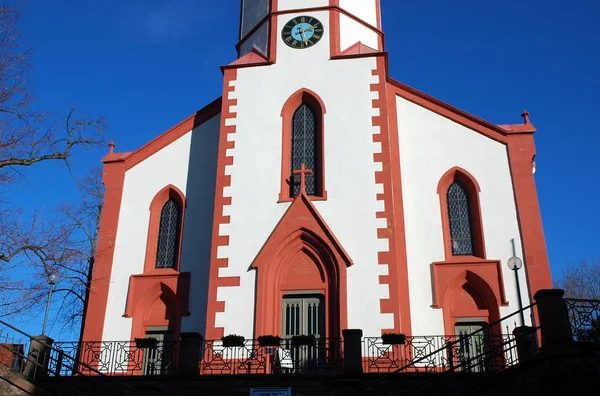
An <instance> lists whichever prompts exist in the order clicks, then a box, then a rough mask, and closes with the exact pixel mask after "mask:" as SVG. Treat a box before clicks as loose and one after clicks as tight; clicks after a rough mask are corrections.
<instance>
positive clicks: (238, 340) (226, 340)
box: [221, 334, 245, 347]
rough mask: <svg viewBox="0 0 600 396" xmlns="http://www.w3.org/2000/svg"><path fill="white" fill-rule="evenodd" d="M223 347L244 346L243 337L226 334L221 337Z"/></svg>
mask: <svg viewBox="0 0 600 396" xmlns="http://www.w3.org/2000/svg"><path fill="white" fill-rule="evenodd" d="M221 341H222V342H223V346H224V347H234V346H244V341H245V338H244V336H241V335H238V334H228V335H226V336H223V337H221Z"/></svg>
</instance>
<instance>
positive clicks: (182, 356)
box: [177, 333, 203, 376]
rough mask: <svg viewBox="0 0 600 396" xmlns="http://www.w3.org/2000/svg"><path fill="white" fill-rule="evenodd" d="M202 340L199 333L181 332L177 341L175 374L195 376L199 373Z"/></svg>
mask: <svg viewBox="0 0 600 396" xmlns="http://www.w3.org/2000/svg"><path fill="white" fill-rule="evenodd" d="M202 341H203V337H202V334H200V333H181V335H180V341H179V364H178V365H177V374H178V375H185V376H196V375H199V374H200V366H199V365H200V359H201V358H202Z"/></svg>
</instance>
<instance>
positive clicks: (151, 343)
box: [134, 337, 158, 348]
mask: <svg viewBox="0 0 600 396" xmlns="http://www.w3.org/2000/svg"><path fill="white" fill-rule="evenodd" d="M134 341H135V346H136V347H138V348H156V346H157V345H158V340H157V339H156V338H154V337H148V338H135V339H134Z"/></svg>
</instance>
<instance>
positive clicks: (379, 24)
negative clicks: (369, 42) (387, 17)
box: [375, 0, 383, 48]
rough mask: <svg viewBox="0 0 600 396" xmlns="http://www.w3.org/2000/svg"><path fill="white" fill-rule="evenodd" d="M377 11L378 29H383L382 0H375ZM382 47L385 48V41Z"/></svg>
mask: <svg viewBox="0 0 600 396" xmlns="http://www.w3.org/2000/svg"><path fill="white" fill-rule="evenodd" d="M375 10H376V11H375V12H376V15H377V30H381V2H380V0H375ZM381 48H383V43H382V46H381Z"/></svg>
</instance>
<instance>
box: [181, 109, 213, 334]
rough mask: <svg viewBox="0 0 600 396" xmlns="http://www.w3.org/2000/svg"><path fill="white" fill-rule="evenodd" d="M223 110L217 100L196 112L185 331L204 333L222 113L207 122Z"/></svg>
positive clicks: (185, 244) (185, 248) (185, 256)
mask: <svg viewBox="0 0 600 396" xmlns="http://www.w3.org/2000/svg"><path fill="white" fill-rule="evenodd" d="M220 109H221V100H220V99H219V100H216V101H214V102H213V103H211V104H209V105H208V106H206V107H205V108H204V109H202V110H201V111H199V112H197V113H196V116H195V119H194V130H193V132H192V138H191V143H190V158H189V168H188V176H187V188H186V198H187V203H188V205H187V208H186V213H185V224H184V225H183V241H182V250H181V263H180V271H181V272H190V273H191V275H192V276H191V284H190V301H189V310H190V316H188V317H183V318H182V323H181V331H182V332H200V333H203V332H204V329H205V327H206V305H207V299H208V280H209V273H210V253H211V252H210V249H211V240H212V227H213V215H214V200H215V188H216V181H217V156H218V149H219V129H220V125H221V117H220V113H219V114H216V115H215V116H214V117H212V118H210V119H208V120H207V114H210V113H212V114H215V113H216V112H219V111H220Z"/></svg>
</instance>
